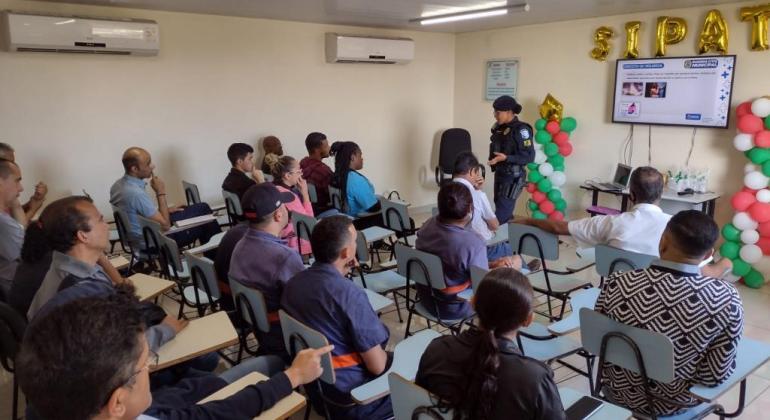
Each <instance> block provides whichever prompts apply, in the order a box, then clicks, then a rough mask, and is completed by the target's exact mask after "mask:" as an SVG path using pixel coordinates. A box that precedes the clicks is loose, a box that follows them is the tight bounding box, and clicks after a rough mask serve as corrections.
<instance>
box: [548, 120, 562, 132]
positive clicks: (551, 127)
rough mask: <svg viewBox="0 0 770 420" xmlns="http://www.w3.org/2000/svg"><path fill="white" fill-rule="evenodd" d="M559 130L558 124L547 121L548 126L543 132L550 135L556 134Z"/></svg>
mask: <svg viewBox="0 0 770 420" xmlns="http://www.w3.org/2000/svg"><path fill="white" fill-rule="evenodd" d="M560 130H561V128H560V127H559V123H558V122H556V121H548V124H546V125H545V131H547V132H548V133H549V134H551V135H554V134H556V133H558V132H559V131H560Z"/></svg>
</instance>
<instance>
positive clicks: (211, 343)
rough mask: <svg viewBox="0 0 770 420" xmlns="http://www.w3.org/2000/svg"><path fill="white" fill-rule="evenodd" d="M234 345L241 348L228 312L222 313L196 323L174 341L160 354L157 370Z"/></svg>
mask: <svg viewBox="0 0 770 420" xmlns="http://www.w3.org/2000/svg"><path fill="white" fill-rule="evenodd" d="M235 344H238V333H237V332H236V331H235V328H234V327H233V324H232V322H230V318H229V317H228V316H227V312H225V311H219V312H216V313H213V314H211V315H207V316H204V317H202V318H197V319H193V320H192V321H190V323H189V324H188V325H187V327H186V328H185V329H183V330H182V331H180V332H179V334H177V335H176V337H174V339H173V340H171V341H169V342H168V343H166V344H164V345H163V346H162V347H161V348H160V350H158V365H157V366H156V367H155V368H154V370H160V369H164V368H167V367H169V366H174V365H177V364H179V363H182V362H186V361H188V360H190V359H194V358H196V357H198V356H200V355H203V354H206V353H211V352H213V351H217V350H221V349H223V348H225V347H229V346H232V345H235Z"/></svg>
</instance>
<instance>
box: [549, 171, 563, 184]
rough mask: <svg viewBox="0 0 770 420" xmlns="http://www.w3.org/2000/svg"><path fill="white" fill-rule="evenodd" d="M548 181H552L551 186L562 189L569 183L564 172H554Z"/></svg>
mask: <svg viewBox="0 0 770 420" xmlns="http://www.w3.org/2000/svg"><path fill="white" fill-rule="evenodd" d="M548 179H550V180H551V185H553V186H555V187H561V186H562V185H564V184H565V183H566V182H567V175H564V172H562V171H553V173H552V174H551V176H549V177H548Z"/></svg>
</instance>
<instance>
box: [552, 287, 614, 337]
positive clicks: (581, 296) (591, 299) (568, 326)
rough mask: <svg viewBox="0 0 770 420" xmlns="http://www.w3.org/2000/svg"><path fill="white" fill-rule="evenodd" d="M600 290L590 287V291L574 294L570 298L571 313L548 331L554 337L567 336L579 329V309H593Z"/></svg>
mask: <svg viewBox="0 0 770 420" xmlns="http://www.w3.org/2000/svg"><path fill="white" fill-rule="evenodd" d="M600 292H601V290H600V289H598V288H596V287H592V288H590V289H586V290H581V291H579V292H575V294H573V295H572V297H571V298H570V306H571V307H572V312H570V314H569V315H567V316H566V317H565V318H564V319H562V320H561V321H558V322H554V323H553V324H551V325H549V326H548V331H550V332H551V333H553V334H556V335H564V334H569V333H571V332H573V331H577V330H579V329H580V308H589V309H593V308H594V306H595V305H596V299H598V298H599V293H600Z"/></svg>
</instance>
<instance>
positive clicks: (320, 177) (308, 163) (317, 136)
mask: <svg viewBox="0 0 770 420" xmlns="http://www.w3.org/2000/svg"><path fill="white" fill-rule="evenodd" d="M305 148H307V154H308V156H307V157H305V158H303V159H302V160H301V161H300V162H299V167H300V168H301V169H302V177H303V178H305V180H306V181H307V182H308V183H309V184H313V185H315V190H316V194H317V195H318V202H317V203H313V213H314V214H318V215H320V214H321V213H323V212H325V211H328V210H331V209H332V205H331V202H330V201H329V184H330V183H331V182H332V176H333V175H334V172H332V170H331V168H329V167H328V166H327V165H326V164H325V163H323V160H324V159H326V158H328V157H329V141H328V140H327V139H326V135H325V134H323V133H310V134H308V135H307V138H306V139H305Z"/></svg>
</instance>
